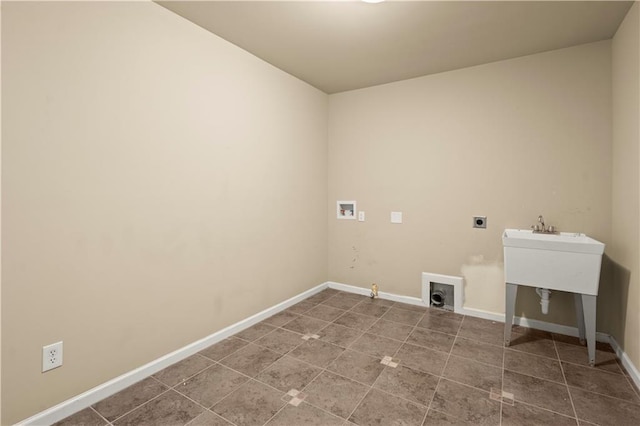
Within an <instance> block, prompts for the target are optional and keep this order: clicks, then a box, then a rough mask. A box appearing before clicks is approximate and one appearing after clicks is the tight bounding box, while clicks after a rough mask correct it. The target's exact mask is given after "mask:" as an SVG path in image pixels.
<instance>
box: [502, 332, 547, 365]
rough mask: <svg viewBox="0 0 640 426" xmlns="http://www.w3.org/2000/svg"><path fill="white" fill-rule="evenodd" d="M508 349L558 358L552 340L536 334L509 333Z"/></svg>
mask: <svg viewBox="0 0 640 426" xmlns="http://www.w3.org/2000/svg"><path fill="white" fill-rule="evenodd" d="M509 349H512V350H514V351H520V352H526V353H530V354H534V355H539V356H544V357H547V358H553V359H558V354H557V353H556V347H555V344H554V343H553V340H552V339H550V338H546V337H543V336H540V335H538V334H534V333H531V334H514V333H512V334H511V343H510V344H509Z"/></svg>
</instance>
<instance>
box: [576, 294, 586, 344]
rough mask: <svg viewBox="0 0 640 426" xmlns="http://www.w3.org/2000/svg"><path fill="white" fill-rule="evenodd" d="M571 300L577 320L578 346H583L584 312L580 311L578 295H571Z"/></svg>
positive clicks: (580, 302) (580, 300) (580, 298)
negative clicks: (573, 302)
mask: <svg viewBox="0 0 640 426" xmlns="http://www.w3.org/2000/svg"><path fill="white" fill-rule="evenodd" d="M573 299H574V301H575V306H576V318H577V320H578V337H579V338H580V344H581V345H584V344H585V343H586V342H585V340H584V310H583V309H582V295H581V294H580V293H573Z"/></svg>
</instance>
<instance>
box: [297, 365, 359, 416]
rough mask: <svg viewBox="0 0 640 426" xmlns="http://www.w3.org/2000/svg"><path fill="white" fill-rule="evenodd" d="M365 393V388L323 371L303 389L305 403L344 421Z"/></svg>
mask: <svg viewBox="0 0 640 426" xmlns="http://www.w3.org/2000/svg"><path fill="white" fill-rule="evenodd" d="M367 391H368V387H367V386H364V385H362V384H360V383H357V382H354V381H353V380H350V379H347V378H346V377H342V376H339V375H337V374H334V373H331V372H329V371H325V372H324V373H322V374H320V375H319V376H318V377H317V378H315V379H314V380H313V382H311V384H309V386H307V387H306V388H305V393H306V394H307V399H306V400H305V401H306V402H308V403H309V404H312V405H315V406H316V407H319V408H322V409H323V410H326V411H329V412H331V413H333V414H335V415H336V416H340V417H342V418H345V419H346V418H348V417H349V415H350V414H351V413H352V412H353V410H354V409H355V408H356V405H357V404H358V403H359V402H360V401H361V400H362V398H363V397H364V396H365V394H366V393H367Z"/></svg>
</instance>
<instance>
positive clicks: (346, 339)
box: [318, 323, 362, 348]
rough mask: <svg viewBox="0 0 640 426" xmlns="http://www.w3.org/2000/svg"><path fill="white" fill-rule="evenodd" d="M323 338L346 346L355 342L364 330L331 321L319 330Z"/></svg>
mask: <svg viewBox="0 0 640 426" xmlns="http://www.w3.org/2000/svg"><path fill="white" fill-rule="evenodd" d="M318 335H319V336H320V339H321V340H324V341H325V342H329V343H333V344H334V345H338V346H340V347H343V348H346V347H347V346H349V345H350V344H351V343H353V342H354V341H355V340H356V339H357V338H358V337H360V336H362V332H361V331H359V330H356V329H354V328H349V327H345V326H343V325H338V324H334V323H331V324H329V325H328V326H326V327H325V328H323V329H322V330H320V331H319V332H318Z"/></svg>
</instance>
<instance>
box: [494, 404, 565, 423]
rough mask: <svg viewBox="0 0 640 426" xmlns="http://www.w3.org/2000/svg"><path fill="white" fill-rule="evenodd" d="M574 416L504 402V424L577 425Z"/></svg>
mask: <svg viewBox="0 0 640 426" xmlns="http://www.w3.org/2000/svg"><path fill="white" fill-rule="evenodd" d="M577 424H578V422H577V420H576V419H575V418H574V417H569V416H563V415H562V414H558V413H554V412H553V411H549V410H544V409H542V408H538V407H534V406H533V405H527V404H523V403H521V402H516V403H515V404H514V405H509V404H502V425H503V426H538V425H554V426H576V425H577Z"/></svg>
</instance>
